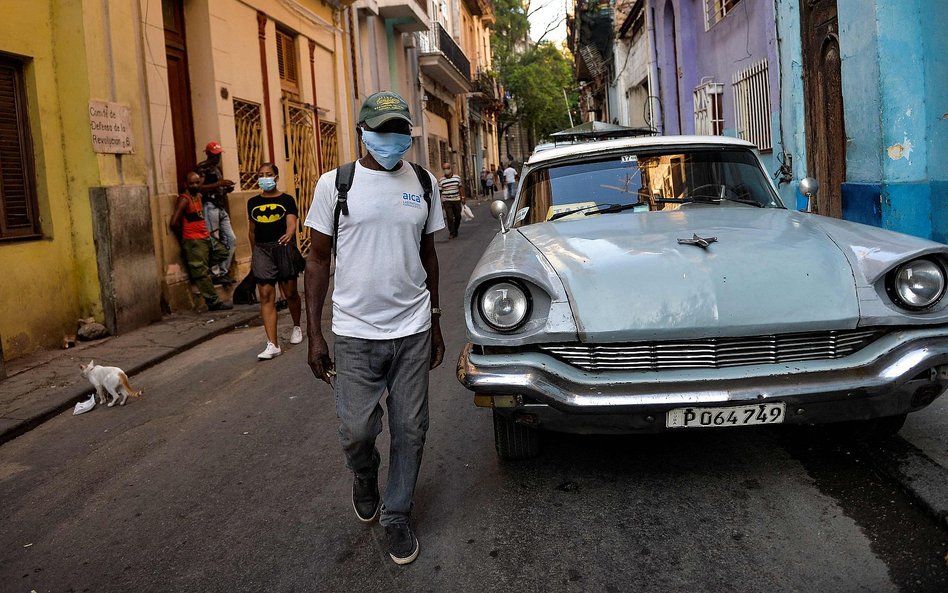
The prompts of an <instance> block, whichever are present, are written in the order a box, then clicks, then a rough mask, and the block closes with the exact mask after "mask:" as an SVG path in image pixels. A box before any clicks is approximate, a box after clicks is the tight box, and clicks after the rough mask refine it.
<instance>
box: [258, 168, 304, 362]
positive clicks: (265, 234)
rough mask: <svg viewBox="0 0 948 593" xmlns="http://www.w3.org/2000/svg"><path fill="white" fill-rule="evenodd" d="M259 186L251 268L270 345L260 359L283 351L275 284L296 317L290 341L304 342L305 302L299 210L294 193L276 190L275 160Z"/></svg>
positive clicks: (262, 173) (262, 172)
mask: <svg viewBox="0 0 948 593" xmlns="http://www.w3.org/2000/svg"><path fill="white" fill-rule="evenodd" d="M257 175H258V177H257V185H258V186H259V187H260V189H261V190H262V193H260V194H259V195H256V196H254V197H252V198H250V199H249V200H248V201H247V218H248V219H249V220H250V223H249V225H248V234H249V236H250V245H251V248H252V254H251V263H250V266H251V270H252V271H253V276H254V280H255V281H256V283H257V292H259V293H260V317H262V318H263V329H264V331H266V333H267V346H266V348H264V349H263V352H261V353H260V354H258V355H257V358H258V359H260V360H269V359H271V358H274V357H276V356H279V355H280V354H281V353H282V352H283V350H282V349H281V348H280V340H279V337H278V335H277V310H276V285H277V284H279V285H280V292H281V293H283V298H284V299H286V304H287V307H288V308H289V310H290V317H292V318H293V331H292V332H291V333H290V344H299V343H300V342H302V341H303V330H302V329H301V328H300V313H301V307H302V301H301V299H300V293H299V291H298V290H297V285H296V282H297V276H299V274H300V272H302V271H303V268H304V267H305V262H304V260H303V256H302V255H300V251H299V248H297V246H296V221H297V219H298V218H297V217H298V216H299V210H298V209H297V207H296V200H294V199H293V196H291V195H289V194H285V193H283V192H282V191H280V190H279V189H277V180H278V179H279V176H280V171H279V170H278V169H277V167H276V165H274V164H273V163H264V164H262V165H261V166H260V169H259V170H258V171H257Z"/></svg>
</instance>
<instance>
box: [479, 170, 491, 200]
mask: <svg viewBox="0 0 948 593" xmlns="http://www.w3.org/2000/svg"><path fill="white" fill-rule="evenodd" d="M490 176H491V172H490V171H489V170H488V169H487V163H484V166H483V167H481V196H486V195H487V178H488V177H490Z"/></svg>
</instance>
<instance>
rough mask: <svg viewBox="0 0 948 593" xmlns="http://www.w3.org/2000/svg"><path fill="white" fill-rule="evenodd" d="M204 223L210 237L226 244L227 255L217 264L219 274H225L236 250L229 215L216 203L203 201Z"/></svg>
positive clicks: (235, 239) (235, 237)
mask: <svg viewBox="0 0 948 593" xmlns="http://www.w3.org/2000/svg"><path fill="white" fill-rule="evenodd" d="M204 224H206V225H207V232H209V233H210V234H211V236H212V237H215V238H216V239H217V240H219V241H220V242H221V243H223V244H224V245H226V246H227V251H228V252H229V255H228V256H227V259H225V260H224V261H222V262H221V263H220V264H219V265H218V267H219V269H220V275H221V276H226V275H227V272H228V271H229V270H230V264H231V262H232V261H234V253H236V252H237V235H236V234H234V227H233V226H231V224H230V216H229V215H228V214H227V211H226V210H224V209H223V208H219V207H218V206H217V204H214V203H212V202H204Z"/></svg>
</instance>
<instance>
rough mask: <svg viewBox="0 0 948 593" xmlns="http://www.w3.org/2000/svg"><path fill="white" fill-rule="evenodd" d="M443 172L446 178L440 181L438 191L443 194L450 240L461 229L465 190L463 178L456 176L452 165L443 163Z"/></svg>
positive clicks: (442, 201)
mask: <svg viewBox="0 0 948 593" xmlns="http://www.w3.org/2000/svg"><path fill="white" fill-rule="evenodd" d="M441 170H442V171H443V172H444V177H442V178H441V180H440V181H438V190H439V192H440V193H441V204H442V206H443V207H444V214H445V216H447V219H448V239H453V238H455V237H457V236H458V229H460V228H461V207H462V206H464V202H465V199H464V190H463V188H462V187H461V177H460V176H458V175H455V174H454V170H453V168H452V166H451V163H442V165H441Z"/></svg>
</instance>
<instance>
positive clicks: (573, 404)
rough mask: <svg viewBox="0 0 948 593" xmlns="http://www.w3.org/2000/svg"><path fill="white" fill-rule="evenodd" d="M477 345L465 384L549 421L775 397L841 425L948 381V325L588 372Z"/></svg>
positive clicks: (918, 397)
mask: <svg viewBox="0 0 948 593" xmlns="http://www.w3.org/2000/svg"><path fill="white" fill-rule="evenodd" d="M472 348H473V347H472V345H471V344H468V345H467V346H466V347H465V348H464V351H463V352H462V353H461V356H460V359H459V360H458V369H457V376H458V380H459V381H460V382H461V384H462V385H464V386H465V387H466V388H468V389H470V390H471V391H474V392H475V394H477V395H507V396H515V397H514V398H513V402H514V403H513V405H509V400H507V401H508V404H506V405H507V406H508V407H507V408H506V409H504V410H499V411H502V412H504V413H515V412H518V411H528V412H529V413H530V414H532V415H533V416H534V417H535V418H536V419H538V420H539V421H541V422H545V423H547V424H550V423H554V424H564V425H568V424H579V425H581V424H583V420H581V419H580V418H574V416H577V415H582V416H588V418H586V421H588V422H592V421H593V420H594V417H601V419H602V420H604V421H605V423H606V424H608V425H614V424H616V421H617V418H616V416H627V418H626V420H627V421H628V422H626V423H625V424H627V425H628V426H626V427H627V428H635V429H638V428H652V429H655V428H656V425H658V424H661V426H662V427H664V412H666V411H667V410H670V409H672V408H680V407H689V406H702V407H715V406H727V405H745V404H748V403H768V402H784V403H785V404H786V405H787V416H786V422H788V423H802V424H810V423H822V422H838V421H844V420H855V419H866V418H873V417H882V416H891V415H895V414H901V413H905V412H910V411H913V410H917V409H920V408H923V407H925V406H926V405H928V404H929V403H931V401H932V400H934V399H935V398H936V397H938V396H939V395H941V393H943V392H944V391H945V389H946V388H948V366H946V365H948V328H936V329H923V330H904V331H896V332H893V333H891V334H888V335H886V336H885V337H883V338H882V339H880V340H877V341H876V342H874V343H872V344H870V345H869V346H867V347H866V348H863V349H862V350H860V351H859V352H856V353H854V354H852V355H850V356H847V357H845V358H839V359H835V360H822V361H810V362H801V363H788V364H768V365H755V366H745V367H730V368H722V369H687V370H676V371H666V372H654V371H649V372H604V373H589V372H585V371H582V370H579V369H577V368H575V367H572V366H570V365H568V364H566V363H564V362H561V361H559V360H557V359H555V358H553V357H551V356H549V355H546V354H543V353H539V352H524V353H516V354H491V355H485V354H475V353H473V351H472ZM545 417H546V420H544V418H545ZM659 420H661V422H659ZM594 424H599V422H595V423H594Z"/></svg>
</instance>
